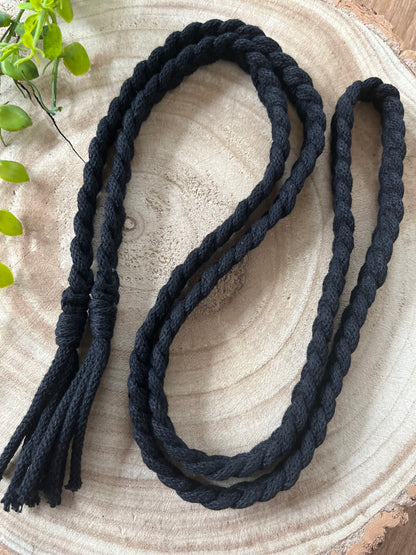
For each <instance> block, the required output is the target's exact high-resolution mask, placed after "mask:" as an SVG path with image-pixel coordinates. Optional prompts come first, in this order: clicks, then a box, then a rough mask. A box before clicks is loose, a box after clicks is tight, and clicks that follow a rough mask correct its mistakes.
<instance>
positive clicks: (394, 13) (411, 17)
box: [363, 0, 416, 50]
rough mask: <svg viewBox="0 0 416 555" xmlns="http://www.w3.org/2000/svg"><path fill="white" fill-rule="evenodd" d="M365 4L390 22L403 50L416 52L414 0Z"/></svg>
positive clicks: (371, 0) (378, 0)
mask: <svg viewBox="0 0 416 555" xmlns="http://www.w3.org/2000/svg"><path fill="white" fill-rule="evenodd" d="M363 4H364V5H365V6H367V7H368V8H372V9H373V10H374V11H375V12H376V13H377V14H380V15H383V16H384V17H385V18H386V19H387V20H388V21H390V23H391V25H392V29H393V31H394V33H395V34H396V35H397V37H399V41H400V44H401V46H402V49H403V50H416V4H415V2H414V1H413V0H398V1H396V2H391V1H389V0H365V1H364V2H363Z"/></svg>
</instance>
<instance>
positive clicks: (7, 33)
mask: <svg viewBox="0 0 416 555" xmlns="http://www.w3.org/2000/svg"><path fill="white" fill-rule="evenodd" d="M24 11H25V10H20V11H19V13H18V14H17V16H16V17H15V19H13V20H12V22H11V24H10V25H9V28H8V29H6V31H5V32H4V35H3V36H2V37H1V39H0V42H3V39H4V38H6V40H5V41H4V42H9V40H10V39H11V38H12V35H13V33H14V30H15V29H16V25H17V24H18V23H19V21H20V18H21V17H22V14H23V12H24Z"/></svg>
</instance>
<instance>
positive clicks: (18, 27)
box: [14, 21, 25, 37]
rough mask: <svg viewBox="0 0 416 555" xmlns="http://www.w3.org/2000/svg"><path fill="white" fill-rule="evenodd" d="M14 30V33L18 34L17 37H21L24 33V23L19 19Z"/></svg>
mask: <svg viewBox="0 0 416 555" xmlns="http://www.w3.org/2000/svg"><path fill="white" fill-rule="evenodd" d="M14 32H15V33H16V35H18V36H19V37H23V35H24V33H25V24H24V23H22V22H21V21H19V23H18V24H17V25H16V27H15V29H14Z"/></svg>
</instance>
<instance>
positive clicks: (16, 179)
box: [0, 160, 29, 183]
mask: <svg viewBox="0 0 416 555" xmlns="http://www.w3.org/2000/svg"><path fill="white" fill-rule="evenodd" d="M0 178H1V179H4V181H10V182H11V183H23V182H24V181H29V176H28V175H27V171H26V169H25V167H24V166H22V164H19V162H12V161H10V160H0Z"/></svg>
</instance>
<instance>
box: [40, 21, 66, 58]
mask: <svg viewBox="0 0 416 555" xmlns="http://www.w3.org/2000/svg"><path fill="white" fill-rule="evenodd" d="M43 52H44V54H45V56H46V57H47V58H49V59H50V60H54V59H55V58H57V57H58V56H59V55H60V54H61V53H62V33H61V30H60V28H59V27H58V25H56V24H55V23H52V24H51V25H48V32H47V33H46V35H45V36H44V38H43Z"/></svg>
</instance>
